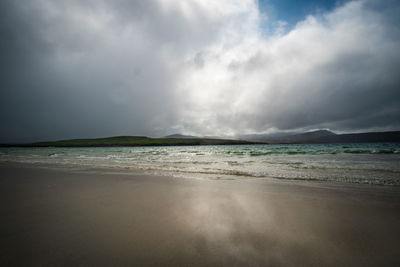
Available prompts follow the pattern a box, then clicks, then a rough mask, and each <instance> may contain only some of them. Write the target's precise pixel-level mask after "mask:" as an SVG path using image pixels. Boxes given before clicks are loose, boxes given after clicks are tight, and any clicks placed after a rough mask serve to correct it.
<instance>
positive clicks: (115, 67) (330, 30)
mask: <svg viewBox="0 0 400 267" xmlns="http://www.w3.org/2000/svg"><path fill="white" fill-rule="evenodd" d="M399 25H400V3H399V1H397V0H393V1H392V0H357V1H334V0H325V1H317V0H309V1H289V0H260V1H257V0H219V1H215V0H146V1H139V0H138V1H130V0H115V1H106V0H104V1H101V0H70V1H62V0H60V1H54V0H26V1H24V0H20V1H15V0H3V1H1V2H0V34H1V39H0V122H1V127H0V142H28V141H38V140H54V139H64V138H78V137H104V136H114V135H148V136H163V135H166V134H171V133H178V132H179V133H185V134H194V135H235V134H249V133H268V132H274V131H298V130H310V129H319V128H329V129H332V130H334V131H338V132H358V131H371V130H399V129H400V27H399Z"/></svg>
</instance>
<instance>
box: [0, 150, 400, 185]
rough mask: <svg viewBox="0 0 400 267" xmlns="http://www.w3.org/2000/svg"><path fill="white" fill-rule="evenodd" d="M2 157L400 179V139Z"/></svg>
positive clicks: (267, 175)
mask: <svg viewBox="0 0 400 267" xmlns="http://www.w3.org/2000/svg"><path fill="white" fill-rule="evenodd" d="M0 162H20V163H31V164H38V165H47V166H49V165H51V166H59V167H75V168H107V169H121V170H125V171H130V170H131V171H142V172H144V173H148V174H155V175H163V176H170V177H178V178H188V179H215V180H218V179H229V180H231V179H280V180H294V181H319V182H338V183H361V184H374V185H385V186H399V185H400V143H362V144H298V145H297V144H289V145H278V144H277V145H219V146H158V147H157V146H151V147H82V148H59V147H48V148H47V147H46V148H18V147H16V148H0Z"/></svg>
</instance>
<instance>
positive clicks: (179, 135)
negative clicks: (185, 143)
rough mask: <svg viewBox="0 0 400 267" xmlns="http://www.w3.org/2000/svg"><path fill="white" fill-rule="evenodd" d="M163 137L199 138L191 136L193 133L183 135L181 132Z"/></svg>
mask: <svg viewBox="0 0 400 267" xmlns="http://www.w3.org/2000/svg"><path fill="white" fill-rule="evenodd" d="M164 138H185V139H187V138H199V137H197V136H193V135H183V134H170V135H167V136H164Z"/></svg>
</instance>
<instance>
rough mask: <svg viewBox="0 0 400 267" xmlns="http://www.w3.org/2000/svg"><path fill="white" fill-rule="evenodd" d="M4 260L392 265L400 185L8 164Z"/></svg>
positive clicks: (3, 167)
mask: <svg viewBox="0 0 400 267" xmlns="http://www.w3.org/2000/svg"><path fill="white" fill-rule="evenodd" d="M0 174H1V175H0V177H1V178H0V183H1V186H0V190H1V192H0V193H1V194H0V203H1V204H0V214H1V215H2V216H1V217H2V220H1V226H2V227H1V229H2V230H1V248H2V249H1V252H0V264H1V265H6V266H9V265H13V266H14V265H29V266H39V265H40V266H54V265H57V266H71V265H73V266H76V265H78V266H85V265H86V266H87V265H100V266H109V265H117V266H119V265H134V264H136V265H145V266H149V265H150V266H151V265H152V266H156V265H163V266H166V265H167V266H168V265H193V266H204V265H211V266H216V265H218V266H221V265H222V266H230V265H235V266H248V265H253V266H260V265H272V266H299V265H303V266H340V265H342V266H343V265H346V266H382V265H384V266H396V265H399V264H400V260H399V258H398V257H397V247H398V246H397V244H398V239H399V238H400V229H398V225H399V223H400V213H399V210H400V188H398V187H392V186H389V187H387V186H376V185H359V184H336V183H334V184H331V183H317V182H291V181H273V180H267V179H243V180H201V179H184V178H172V177H162V176H154V175H146V174H143V173H138V172H131V171H116V170H112V172H107V171H104V170H103V169H90V168H87V169H80V170H78V171H74V170H68V169H57V168H38V167H34V166H32V165H30V164H20V163H4V162H1V163H0Z"/></svg>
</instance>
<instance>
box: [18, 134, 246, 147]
mask: <svg viewBox="0 0 400 267" xmlns="http://www.w3.org/2000/svg"><path fill="white" fill-rule="evenodd" d="M241 144H254V142H252V141H244V140H227V139H210V138H150V137H146V136H115V137H107V138H93V139H72V140H60V141H52V142H38V143H31V144H20V145H12V146H19V147H106V146H183V145H241ZM10 146H11V145H10Z"/></svg>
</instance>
